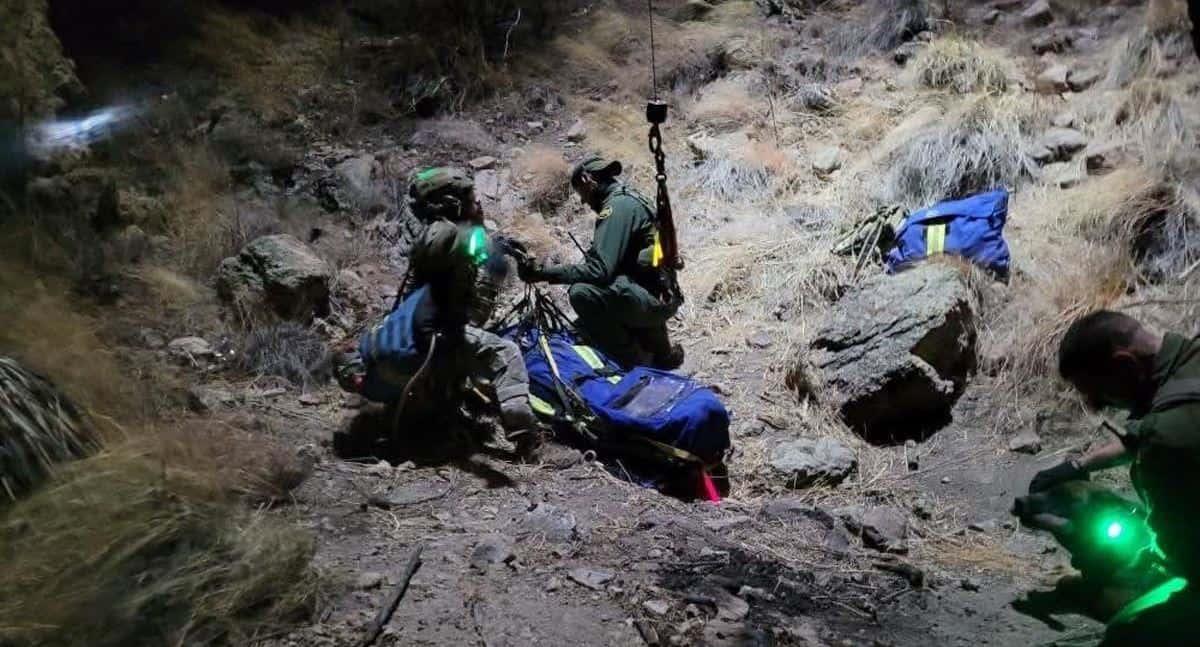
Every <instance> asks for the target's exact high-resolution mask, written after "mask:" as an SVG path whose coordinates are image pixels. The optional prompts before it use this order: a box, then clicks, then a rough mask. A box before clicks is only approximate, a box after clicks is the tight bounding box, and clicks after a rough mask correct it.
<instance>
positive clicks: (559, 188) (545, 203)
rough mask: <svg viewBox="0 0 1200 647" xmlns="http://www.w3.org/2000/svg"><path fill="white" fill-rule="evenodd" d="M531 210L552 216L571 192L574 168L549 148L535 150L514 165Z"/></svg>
mask: <svg viewBox="0 0 1200 647" xmlns="http://www.w3.org/2000/svg"><path fill="white" fill-rule="evenodd" d="M513 169H514V170H515V171H516V175H517V177H518V178H520V180H521V184H522V188H523V190H524V193H525V200H526V201H527V202H528V203H529V206H531V207H533V208H534V209H537V210H538V211H543V212H553V211H554V210H555V209H558V207H559V206H560V205H562V203H564V202H566V200H567V198H568V197H569V196H570V190H571V186H570V183H571V167H570V165H569V164H567V160H565V159H564V158H563V156H562V154H561V153H559V152H558V151H557V150H555V149H553V148H550V147H549V146H533V147H531V148H530V149H529V150H528V151H527V152H525V154H523V155H521V157H520V158H518V159H517V160H516V162H515V163H514V164H513Z"/></svg>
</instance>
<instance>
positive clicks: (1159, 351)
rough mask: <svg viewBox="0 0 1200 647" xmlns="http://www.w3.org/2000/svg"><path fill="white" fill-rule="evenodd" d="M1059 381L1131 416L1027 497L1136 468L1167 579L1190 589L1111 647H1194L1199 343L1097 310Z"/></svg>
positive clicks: (1069, 342) (1073, 340)
mask: <svg viewBox="0 0 1200 647" xmlns="http://www.w3.org/2000/svg"><path fill="white" fill-rule="evenodd" d="M1058 363H1059V373H1060V374H1061V375H1062V377H1063V378H1064V379H1065V380H1067V381H1068V382H1069V383H1071V385H1072V386H1074V387H1075V388H1076V389H1077V390H1078V391H1079V392H1080V393H1081V394H1083V396H1084V397H1085V398H1086V399H1087V401H1088V402H1089V404H1090V405H1091V406H1092V407H1094V408H1100V407H1113V408H1119V409H1125V410H1128V411H1129V412H1130V419H1131V422H1130V423H1129V424H1128V427H1127V430H1126V434H1125V435H1124V436H1123V437H1122V438H1121V439H1119V440H1115V441H1113V442H1111V443H1109V444H1106V445H1104V446H1101V447H1099V448H1097V449H1094V450H1092V451H1089V452H1087V453H1084V454H1083V455H1081V456H1079V457H1077V458H1070V459H1067V460H1065V461H1063V462H1062V463H1060V464H1058V465H1055V466H1054V467H1051V468H1049V469H1046V470H1043V471H1041V472H1039V473H1038V474H1037V475H1036V476H1035V477H1034V478H1033V481H1032V483H1030V493H1031V494H1036V493H1039V492H1046V491H1049V490H1051V489H1052V488H1055V487H1058V486H1060V485H1063V484H1067V483H1069V482H1071V481H1077V480H1085V479H1087V478H1088V475H1089V473H1091V472H1093V471H1096V470H1100V469H1104V468H1107V467H1113V466H1117V465H1122V464H1130V465H1131V468H1130V476H1131V479H1132V481H1133V485H1134V487H1135V489H1136V490H1137V493H1138V496H1139V498H1140V499H1141V502H1142V503H1143V504H1144V506H1145V510H1146V520H1145V523H1146V525H1147V526H1148V528H1149V530H1150V532H1152V533H1153V539H1154V543H1155V544H1156V545H1157V549H1158V551H1159V552H1161V556H1160V557H1159V558H1158V559H1161V560H1162V562H1163V564H1164V566H1165V568H1166V571H1167V572H1168V573H1169V574H1171V575H1174V576H1177V577H1181V578H1184V579H1186V580H1187V581H1188V583H1189V584H1188V586H1187V587H1186V588H1184V589H1183V590H1181V591H1178V592H1176V593H1174V594H1173V595H1171V596H1170V598H1169V599H1167V601H1166V602H1165V603H1162V604H1159V605H1157V606H1154V607H1151V608H1149V609H1147V610H1145V611H1143V612H1142V613H1140V614H1139V615H1137V616H1136V617H1134V618H1133V619H1132V620H1130V621H1128V622H1121V623H1119V624H1112V625H1110V626H1109V628H1108V631H1107V633H1106V636H1105V641H1104V644H1111V645H1121V644H1139V645H1158V644H1192V643H1194V642H1197V640H1198V639H1197V638H1196V637H1195V635H1194V634H1195V628H1194V627H1193V626H1192V625H1191V622H1192V620H1193V618H1194V617H1195V614H1196V613H1197V612H1200V595H1198V594H1197V591H1196V588H1197V587H1200V341H1197V340H1196V339H1188V338H1186V337H1183V336H1181V335H1176V334H1172V333H1167V334H1165V335H1160V334H1156V333H1154V332H1152V331H1150V330H1149V329H1148V328H1146V327H1145V326H1143V325H1142V324H1141V323H1140V322H1138V321H1137V320H1135V319H1133V318H1132V317H1129V316H1127V315H1124V314H1121V313H1117V312H1110V311H1100V312H1096V313H1093V314H1090V315H1088V316H1086V317H1084V318H1082V319H1080V320H1079V321H1077V322H1075V323H1074V324H1073V325H1072V326H1071V327H1070V329H1069V330H1068V331H1067V333H1066V335H1065V336H1064V338H1063V341H1062V345H1061V347H1060V350H1059V356H1058Z"/></svg>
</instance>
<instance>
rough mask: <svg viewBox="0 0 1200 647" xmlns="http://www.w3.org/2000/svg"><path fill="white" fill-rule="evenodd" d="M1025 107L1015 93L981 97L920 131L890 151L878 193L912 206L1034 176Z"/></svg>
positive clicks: (1012, 184)
mask: <svg viewBox="0 0 1200 647" xmlns="http://www.w3.org/2000/svg"><path fill="white" fill-rule="evenodd" d="M1025 110H1026V108H1025V106H1023V105H1021V104H1019V103H1017V102H1016V100H1015V99H1014V98H1007V99H997V98H990V97H981V98H979V99H976V100H975V101H972V102H970V103H969V104H967V106H966V107H965V108H964V109H963V110H961V111H960V112H959V113H957V114H954V115H950V116H948V117H947V118H946V119H945V120H944V121H941V122H938V123H935V124H933V125H932V126H929V127H926V128H925V129H923V130H921V131H919V132H918V133H917V134H916V135H914V136H913V137H912V138H911V139H909V140H908V141H907V142H906V143H905V144H903V145H902V146H901V147H900V148H898V149H897V150H896V151H894V152H893V153H892V154H891V155H890V156H889V158H888V160H887V162H886V164H885V166H886V168H887V169H888V170H887V171H886V172H885V176H884V184H883V187H882V188H881V189H880V191H879V197H880V198H881V199H882V200H883V201H884V202H888V203H895V204H899V205H901V206H904V207H905V208H909V209H911V208H915V207H920V206H926V205H929V204H931V203H933V202H937V201H939V200H943V199H947V198H955V197H961V196H964V195H968V194H971V193H975V192H978V191H984V190H987V189H993V188H996V187H1005V186H1007V187H1012V186H1015V185H1016V184H1017V182H1019V181H1020V180H1022V179H1023V178H1026V177H1033V176H1036V175H1037V173H1038V170H1037V166H1036V165H1035V164H1034V162H1033V160H1031V159H1030V158H1029V157H1028V156H1027V155H1026V154H1025V152H1024V149H1025V142H1026V137H1027V135H1028V132H1027V131H1028V129H1029V128H1030V126H1031V122H1032V120H1031V119H1030V116H1029V115H1028V114H1027V113H1026V112H1025Z"/></svg>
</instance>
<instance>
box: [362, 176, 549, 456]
mask: <svg viewBox="0 0 1200 647" xmlns="http://www.w3.org/2000/svg"><path fill="white" fill-rule="evenodd" d="M408 206H409V208H410V210H411V211H412V213H413V215H414V216H415V217H416V218H417V219H419V220H420V221H421V222H423V223H424V224H425V228H424V229H423V230H422V232H421V233H420V234H419V235H418V236H417V238H416V240H415V241H414V242H413V245H412V248H411V250H410V254H409V275H408V278H407V279H406V283H405V290H404V291H403V293H402V294H401V295H400V296H399V298H398V299H397V305H396V307H397V308H398V307H400V306H401V304H402V303H405V302H406V301H407V300H408V299H409V297H413V295H419V296H416V297H415V298H417V299H418V301H417V302H416V303H415V304H410V306H411V307H412V309H413V310H412V312H413V314H412V331H413V332H412V334H413V338H414V340H415V346H416V348H417V349H418V350H419V352H420V353H421V354H422V355H424V354H425V353H427V352H428V349H429V347H430V344H431V343H434V341H433V340H434V339H435V338H436V348H435V350H434V355H433V359H432V360H431V364H430V366H431V369H430V377H429V378H428V382H429V383H431V384H433V385H436V387H435V388H434V389H432V392H433V393H444V392H447V390H445V389H441V387H442V386H444V385H447V384H452V383H455V382H458V383H461V381H462V378H463V377H465V376H467V375H470V376H473V377H477V378H482V380H483V381H484V382H485V383H486V384H488V385H490V386H489V389H490V390H491V391H492V392H493V393H491V394H489V395H491V396H493V400H494V401H495V402H497V403H498V404H499V409H500V421H501V424H502V425H503V427H504V430H505V432H506V433H507V435H508V438H509V440H511V441H513V442H514V443H515V444H516V445H517V448H518V450H520V451H521V452H522V453H523V454H525V455H526V456H527V457H532V456H533V455H534V454H536V452H537V450H538V448H539V446H540V441H541V435H540V431H539V430H538V426H537V420H536V418H535V416H534V413H533V409H532V408H531V407H530V401H529V375H528V373H527V372H526V370H525V361H524V358H523V357H522V356H521V351H520V349H519V348H518V347H517V345H516V343H514V342H512V341H510V340H507V339H503V338H501V337H499V336H497V335H495V334H493V333H490V332H488V331H486V330H483V329H482V328H481V326H483V325H484V324H486V323H487V320H488V319H489V318H490V317H491V313H492V309H493V306H494V301H493V299H494V297H495V293H496V292H497V291H498V289H499V288H498V286H499V284H500V283H501V282H502V281H503V280H504V278H506V274H507V271H508V265H507V261H506V260H505V259H504V256H503V254H500V253H498V252H497V251H496V250H495V249H494V244H493V243H492V242H491V241H490V240H489V237H488V236H487V233H486V231H485V229H484V227H483V212H482V209H481V207H480V205H479V202H478V201H477V200H476V199H475V185H474V180H473V179H472V177H471V176H470V174H469V173H467V172H466V171H463V170H462V169H457V168H429V169H424V170H422V171H420V172H418V173H417V174H416V175H415V176H414V177H413V179H412V182H411V183H410V186H409V192H408ZM424 287H428V289H427V290H422V288H424ZM360 359H361V358H360ZM343 364H344V365H345V366H347V367H349V369H350V370H353V369H354V368H355V365H354V362H353V361H346V362H343ZM370 369H371V367H370V366H366V365H362V366H359V367H358V368H357V370H358V371H360V373H361V374H364V375H365V374H369V373H370ZM339 381H349V380H346V379H344V378H343V377H342V374H341V372H339ZM426 390H427V391H428V390H430V389H426ZM434 397H435V398H436V396H434ZM433 406H435V407H438V406H439V405H437V404H434V405H433Z"/></svg>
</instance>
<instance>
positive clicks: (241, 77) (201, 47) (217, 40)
mask: <svg viewBox="0 0 1200 647" xmlns="http://www.w3.org/2000/svg"><path fill="white" fill-rule="evenodd" d="M338 48H339V34H338V33H337V30H336V28H334V27H333V26H332V25H330V24H329V23H328V22H320V21H307V20H292V21H289V22H287V23H286V24H284V23H282V22H280V21H279V20H277V19H275V18H272V17H270V16H266V15H261V14H254V13H245V12H242V13H239V12H235V11H233V10H229V9H221V8H214V9H210V10H209V11H207V12H205V13H204V15H203V18H202V20H201V23H200V25H199V26H198V38H197V39H196V41H195V42H194V43H193V44H192V46H191V51H192V55H193V56H195V57H196V58H198V59H199V60H200V61H201V62H203V63H205V64H207V65H208V66H209V67H211V68H212V69H215V70H216V71H217V73H218V74H220V75H221V76H222V77H223V79H224V80H225V82H226V83H227V84H229V85H230V86H231V87H232V88H233V90H234V91H235V92H236V93H237V94H238V96H239V97H240V98H241V99H242V100H243V101H244V102H245V105H247V106H249V107H250V108H251V109H253V110H254V111H256V112H258V113H259V115H260V116H262V117H264V118H265V119H267V120H274V119H278V118H281V117H285V116H286V115H289V114H291V113H292V112H294V110H295V107H296V106H295V102H296V100H297V98H298V94H299V92H300V90H302V89H304V88H307V87H309V86H312V85H315V84H317V83H319V82H320V81H321V80H322V79H323V78H324V76H325V73H326V71H327V70H328V69H329V66H330V65H331V63H332V62H333V60H334V56H335V55H336V54H337V52H338Z"/></svg>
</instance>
